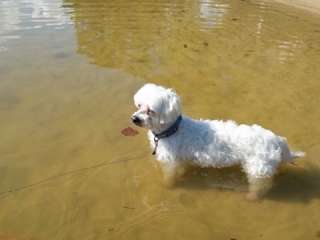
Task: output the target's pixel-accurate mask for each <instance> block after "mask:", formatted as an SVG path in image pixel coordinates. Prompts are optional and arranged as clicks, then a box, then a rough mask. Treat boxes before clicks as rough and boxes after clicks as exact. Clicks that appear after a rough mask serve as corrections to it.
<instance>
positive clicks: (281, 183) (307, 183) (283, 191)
mask: <svg viewBox="0 0 320 240" xmlns="http://www.w3.org/2000/svg"><path fill="white" fill-rule="evenodd" d="M288 168H289V169H288ZM288 168H286V169H285V171H281V172H280V173H279V174H278V175H277V176H276V177H275V181H274V186H273V188H272V189H271V191H270V193H269V194H268V196H267V197H268V198H270V199H272V200H278V201H289V202H308V201H310V200H312V199H314V198H320V169H319V168H317V167H316V166H314V167H310V168H309V167H308V168H303V167H299V166H297V167H288Z"/></svg>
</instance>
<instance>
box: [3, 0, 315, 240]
mask: <svg viewBox="0 0 320 240" xmlns="http://www.w3.org/2000/svg"><path fill="white" fill-rule="evenodd" d="M319 39H320V16H317V15H312V14H310V13H307V12H304V11H301V10H296V9H294V8H290V7H287V6H284V5H280V4H273V3H270V2H264V1H247V0H244V1H238V0H231V1H222V0H221V1H182V0H181V1H169V0H167V1H164V0H160V1H153V2H152V3H151V2H150V1H142V0H140V1H125V0H121V1H102V0H93V1H84V0H65V1H62V0H50V1H49V0H3V1H1V2H0V132H1V138H0V204H1V210H0V239H68V240H69V239H139V240H140V239H183V240H186V239H238V240H240V239H284V240H286V239H290V240H293V239H302V238H303V239H320V225H319V221H318V219H319V217H320V199H319V198H320V163H319V158H318V156H319V155H320V127H319V124H318V123H319V119H320V108H319V103H320V95H319V92H320V82H319V77H320V68H319V62H320V40H319ZM145 82H155V83H159V84H162V85H166V86H170V87H173V88H175V89H176V90H177V91H178V93H179V94H180V95H181V96H182V99H183V108H184V111H185V112H186V113H187V114H189V115H192V116H193V117H195V118H212V119H234V120H236V121H238V122H241V123H259V124H261V125H263V126H265V127H267V128H270V129H272V130H273V131H275V132H276V133H279V134H281V135H283V136H286V137H287V138H288V141H289V143H290V144H291V146H292V147H293V148H294V149H299V150H303V151H305V152H306V153H307V157H306V158H304V159H301V160H299V161H298V162H297V165H295V166H287V167H285V168H283V169H281V171H280V173H279V174H278V176H277V178H276V181H275V186H274V188H273V190H272V191H271V192H270V194H268V196H267V197H266V198H265V199H264V200H263V201H261V202H257V203H252V202H248V201H246V200H245V197H244V196H245V191H246V189H247V184H246V180H245V177H244V176H243V174H242V173H241V172H240V170H239V169H226V170H208V169H203V170H200V169H194V170H192V171H191V172H189V173H188V174H187V176H186V177H185V179H184V180H183V181H181V182H180V183H179V184H178V186H177V187H176V188H173V189H168V188H166V187H165V186H164V185H163V183H162V178H161V172H160V169H159V168H158V166H157V164H156V163H155V161H154V160H153V157H152V156H151V149H150V148H149V146H148V142H147V139H146V137H145V131H144V130H142V129H138V131H139V135H137V136H134V137H125V136H123V135H121V130H122V129H123V128H125V127H127V126H130V122H129V116H130V114H131V112H132V111H134V107H133V104H132V95H133V94H134V92H135V91H136V90H137V89H138V88H139V87H140V86H141V85H142V84H144V83H145Z"/></svg>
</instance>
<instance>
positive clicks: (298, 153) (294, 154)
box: [290, 151, 306, 159]
mask: <svg viewBox="0 0 320 240" xmlns="http://www.w3.org/2000/svg"><path fill="white" fill-rule="evenodd" d="M290 155H291V159H295V158H300V157H304V156H306V153H305V152H301V151H292V152H291V151H290Z"/></svg>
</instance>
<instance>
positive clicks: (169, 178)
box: [161, 162, 180, 187]
mask: <svg viewBox="0 0 320 240" xmlns="http://www.w3.org/2000/svg"><path fill="white" fill-rule="evenodd" d="M161 168H162V172H163V179H164V183H165V185H166V186H167V187H173V186H174V184H175V182H176V180H177V178H178V177H179V175H180V174H179V164H177V163H172V162H168V163H162V164H161Z"/></svg>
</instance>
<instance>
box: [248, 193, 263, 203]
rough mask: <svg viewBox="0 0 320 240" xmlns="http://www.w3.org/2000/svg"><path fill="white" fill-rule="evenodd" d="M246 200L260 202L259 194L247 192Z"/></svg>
mask: <svg viewBox="0 0 320 240" xmlns="http://www.w3.org/2000/svg"><path fill="white" fill-rule="evenodd" d="M246 199H247V200H248V201H251V202H255V201H259V200H261V196H259V194H258V193H256V192H249V193H247V195H246Z"/></svg>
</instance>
